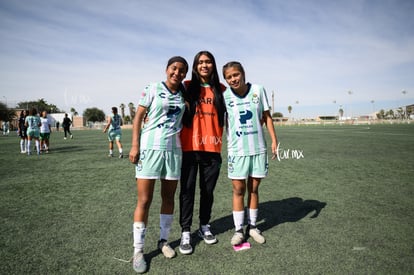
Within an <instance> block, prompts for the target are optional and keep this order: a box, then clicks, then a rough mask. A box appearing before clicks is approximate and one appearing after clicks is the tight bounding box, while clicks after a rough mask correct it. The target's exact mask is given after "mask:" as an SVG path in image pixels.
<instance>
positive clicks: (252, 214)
mask: <svg viewBox="0 0 414 275" xmlns="http://www.w3.org/2000/svg"><path fill="white" fill-rule="evenodd" d="M248 213H249V217H248V222H249V224H250V225H253V226H256V221H257V215H258V213H259V209H251V208H249V211H248Z"/></svg>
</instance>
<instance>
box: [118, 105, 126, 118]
mask: <svg viewBox="0 0 414 275" xmlns="http://www.w3.org/2000/svg"><path fill="white" fill-rule="evenodd" d="M119 108H120V109H121V117H122V119H124V117H125V104H124V103H121V105H119Z"/></svg>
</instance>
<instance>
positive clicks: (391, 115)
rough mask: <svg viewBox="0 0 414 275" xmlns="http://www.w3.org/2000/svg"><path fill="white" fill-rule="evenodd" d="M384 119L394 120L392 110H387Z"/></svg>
mask: <svg viewBox="0 0 414 275" xmlns="http://www.w3.org/2000/svg"><path fill="white" fill-rule="evenodd" d="M385 117H386V118H390V119H394V118H395V114H394V111H393V110H392V109H390V110H388V111H387V112H386V113H385Z"/></svg>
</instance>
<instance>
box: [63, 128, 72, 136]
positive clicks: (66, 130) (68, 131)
mask: <svg viewBox="0 0 414 275" xmlns="http://www.w3.org/2000/svg"><path fill="white" fill-rule="evenodd" d="M69 128H70V126H66V127H63V131H65V137H66V135H67V133H69V135H72V133H71V132H70V129H69Z"/></svg>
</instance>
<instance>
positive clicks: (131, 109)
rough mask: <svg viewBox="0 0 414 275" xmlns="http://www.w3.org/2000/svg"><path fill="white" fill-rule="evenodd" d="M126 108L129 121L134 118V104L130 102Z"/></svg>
mask: <svg viewBox="0 0 414 275" xmlns="http://www.w3.org/2000/svg"><path fill="white" fill-rule="evenodd" d="M128 108H129V115H130V116H131V119H132V120H133V119H134V117H135V107H134V103H132V102H130V103H129V104H128Z"/></svg>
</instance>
